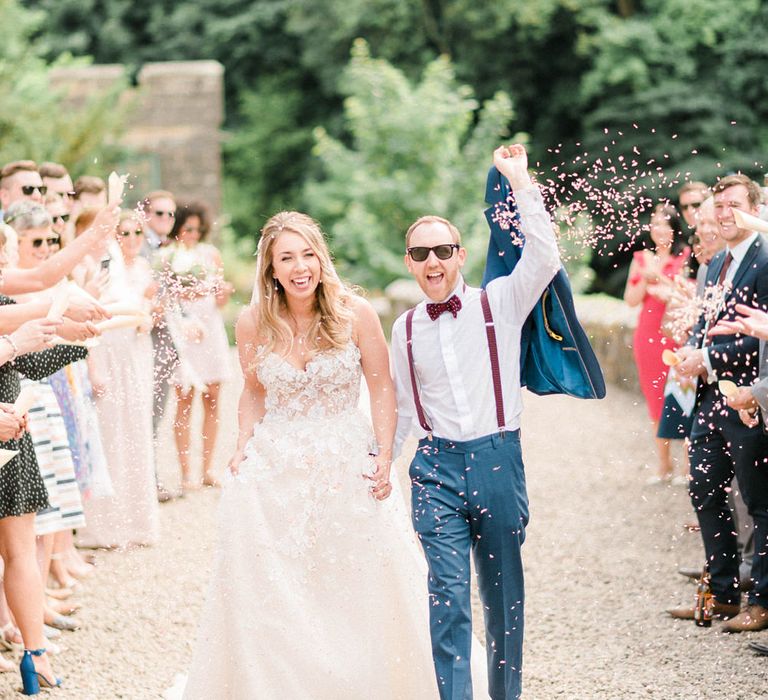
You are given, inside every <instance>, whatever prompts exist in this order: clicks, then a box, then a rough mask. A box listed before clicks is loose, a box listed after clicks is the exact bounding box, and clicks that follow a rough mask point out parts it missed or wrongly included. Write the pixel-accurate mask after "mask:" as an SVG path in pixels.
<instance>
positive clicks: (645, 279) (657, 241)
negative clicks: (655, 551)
mask: <svg viewBox="0 0 768 700" xmlns="http://www.w3.org/2000/svg"><path fill="white" fill-rule="evenodd" d="M650 234H651V241H652V242H653V250H648V249H646V250H641V251H637V252H636V253H635V254H634V256H633V259H632V264H631V265H630V268H629V277H628V278H627V286H626V288H625V290H624V301H625V302H626V303H627V304H628V305H629V306H638V305H642V308H641V309H640V315H639V316H638V321H637V327H636V329H635V333H634V336H633V342H632V346H633V353H634V356H635V363H636V364H637V373H638V376H639V379H640V388H641V389H642V392H643V396H644V397H645V402H646V406H647V409H648V415H649V417H650V419H651V421H652V422H653V425H654V432H655V433H658V430H659V421H660V419H661V416H662V408H663V406H664V387H665V383H666V380H667V366H666V365H665V364H664V363H663V361H662V359H661V355H662V352H663V351H664V350H665V349H670V350H674V349H675V348H676V347H677V343H675V341H674V340H673V339H672V338H670V337H668V336H667V335H665V334H664V332H663V331H662V320H663V318H664V312H665V310H666V306H667V301H668V300H669V296H670V292H671V289H672V280H673V279H674V277H675V276H676V275H678V274H680V272H681V271H682V269H683V266H684V265H685V263H686V261H687V259H688V256H689V253H690V249H689V248H687V246H686V245H685V240H684V237H683V234H682V227H681V224H680V217H679V216H678V214H677V211H676V210H675V208H674V207H672V206H671V205H669V204H667V203H664V202H662V203H661V204H658V205H657V206H656V208H655V209H654V211H653V214H652V216H651V223H650ZM671 432H672V431H671ZM662 434H663V435H665V436H666V435H668V434H669V432H667V431H663V432H662ZM678 437H681V436H678ZM656 451H657V453H658V460H659V462H658V473H657V474H656V475H654V476H652V477H650V478H649V479H648V483H649V484H656V483H662V482H665V481H668V480H670V479H671V478H672V476H673V470H674V467H673V463H672V458H671V452H670V439H669V438H668V437H656Z"/></svg>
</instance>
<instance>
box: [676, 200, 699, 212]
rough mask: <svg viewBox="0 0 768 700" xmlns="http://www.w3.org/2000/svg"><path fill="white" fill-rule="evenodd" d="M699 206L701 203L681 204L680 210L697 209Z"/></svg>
mask: <svg viewBox="0 0 768 700" xmlns="http://www.w3.org/2000/svg"><path fill="white" fill-rule="evenodd" d="M700 206H701V202H691V203H690V204H683V206H681V207H680V208H681V209H682V210H683V211H685V210H686V209H698V208H699V207H700Z"/></svg>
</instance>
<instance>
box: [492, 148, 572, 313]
mask: <svg viewBox="0 0 768 700" xmlns="http://www.w3.org/2000/svg"><path fill="white" fill-rule="evenodd" d="M493 164H494V166H495V167H496V169H497V170H498V171H499V172H500V173H501V174H502V175H503V176H504V177H505V178H506V179H507V181H508V182H509V184H510V187H511V188H512V192H513V195H514V198H515V202H516V204H517V210H518V212H519V216H520V228H521V230H522V233H523V236H524V245H523V249H522V254H521V256H520V261H519V262H518V263H517V265H515V267H514V269H513V270H512V272H510V273H509V274H508V275H505V276H502V277H498V278H496V279H495V280H493V281H491V282H489V283H488V287H487V288H488V291H489V293H491V295H492V298H495V299H496V300H498V301H499V303H500V306H501V307H502V312H503V313H505V315H506V317H507V318H509V315H508V314H509V313H512V314H514V317H515V318H517V319H519V320H520V322H522V321H524V320H525V318H526V317H527V316H528V314H529V313H530V312H531V310H532V309H533V307H534V306H535V305H536V302H537V301H538V300H539V298H540V297H541V295H542V294H543V292H544V290H545V289H546V288H547V285H548V284H549V283H550V282H551V281H552V278H553V277H554V276H555V275H556V274H557V271H558V270H559V269H560V267H561V262H560V252H559V250H558V248H557V237H556V235H555V228H554V225H553V224H552V219H551V218H550V216H549V213H548V212H547V210H546V208H545V207H544V200H543V198H542V196H541V191H540V190H539V188H538V186H537V185H535V184H534V183H533V181H532V180H531V177H530V175H529V174H528V156H527V154H526V152H525V148H524V147H523V146H521V145H517V144H516V145H514V146H509V147H506V146H501V147H499V148H497V149H496V150H495V151H494V153H493ZM505 206H506V205H502V207H500V208H499V209H498V215H499V216H500V217H503V216H504V215H505V211H504V208H505ZM506 212H507V213H508V214H509V209H508V208H507V210H506ZM508 223H510V224H511V223H512V221H511V214H510V221H509V222H508ZM509 235H510V236H513V235H514V234H513V230H512V228H511V226H510V230H509ZM492 290H494V291H495V292H496V293H495V294H494V293H493V291H492Z"/></svg>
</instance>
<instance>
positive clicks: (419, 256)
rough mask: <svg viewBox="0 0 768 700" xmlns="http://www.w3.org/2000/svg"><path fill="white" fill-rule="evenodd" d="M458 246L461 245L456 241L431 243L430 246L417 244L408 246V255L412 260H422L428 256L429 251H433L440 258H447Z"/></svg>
mask: <svg viewBox="0 0 768 700" xmlns="http://www.w3.org/2000/svg"><path fill="white" fill-rule="evenodd" d="M459 248H461V246H460V245H459V244H458V243H443V244H441V245H433V246H432V247H431V248H428V247H427V246H421V245H417V246H414V247H413V248H408V255H410V256H411V260H413V261H414V262H424V261H425V260H426V259H427V258H428V257H429V253H430V252H434V254H435V255H436V256H437V257H438V258H439V259H440V260H448V258H450V257H451V256H452V255H453V251H454V250H458V249H459Z"/></svg>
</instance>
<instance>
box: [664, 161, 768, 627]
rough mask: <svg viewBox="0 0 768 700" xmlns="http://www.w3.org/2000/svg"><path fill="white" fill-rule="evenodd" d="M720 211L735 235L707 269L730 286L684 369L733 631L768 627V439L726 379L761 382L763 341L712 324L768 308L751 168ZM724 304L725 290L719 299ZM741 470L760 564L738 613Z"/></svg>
mask: <svg viewBox="0 0 768 700" xmlns="http://www.w3.org/2000/svg"><path fill="white" fill-rule="evenodd" d="M713 192H714V200H715V216H716V219H717V223H718V226H719V229H720V236H721V237H722V238H723V240H724V241H725V242H726V248H725V250H723V251H721V252H720V253H718V254H717V255H716V256H715V257H714V258H713V259H712V262H711V263H710V265H709V269H708V271H707V280H706V285H707V286H706V289H707V290H714V291H715V292H717V290H718V289H719V290H721V295H722V297H723V298H722V299H720V303H719V304H715V306H716V308H714V309H713V310H712V311H711V312H705V313H703V314H702V316H701V318H700V319H699V321H698V323H697V324H696V326H695V327H694V333H693V335H692V337H691V339H690V340H689V342H688V344H687V345H686V346H684V347H683V348H681V349H680V350H678V356H679V358H680V359H681V360H682V361H681V362H680V364H678V365H677V368H676V369H677V371H678V374H681V375H683V376H689V377H698V388H697V395H696V404H695V408H694V411H695V414H696V415H695V419H694V424H693V429H692V431H691V445H690V451H689V454H690V461H691V483H690V495H691V500H692V502H693V506H694V508H695V510H696V514H697V517H698V520H699V524H700V526H701V534H702V538H703V540H704V549H705V552H706V556H707V563H708V565H709V569H710V574H711V579H712V592H713V594H714V599H715V603H714V614H715V616H716V617H721V618H729V617H733V618H734V619H732V620H729V621H728V622H726V623H725V624H724V625H723V630H725V631H728V632H741V631H744V630H758V629H764V628H766V627H768V554H766V547H768V463H767V461H768V437H766V435H765V434H764V433H763V431H762V429H761V428H760V427H759V426H757V425H754V426H752V427H749V426H747V425H745V424H744V423H743V422H742V421H741V419H740V418H739V414H738V412H737V411H736V410H734V409H733V408H731V407H729V406H728V405H727V402H726V397H725V396H723V394H722V393H721V392H720V391H719V389H718V384H717V382H718V380H723V379H728V380H731V381H733V382H734V383H735V384H736V385H738V386H751V385H752V384H754V383H755V382H756V380H757V379H758V366H759V362H758V340H757V339H756V338H753V337H750V336H746V335H742V334H736V335H735V336H723V335H710V334H709V333H708V331H709V328H710V327H712V326H714V325H715V324H717V323H718V322H722V321H729V320H733V319H734V317H735V315H736V311H735V306H736V304H738V303H741V304H745V305H748V306H753V307H757V308H761V309H765V308H766V305H768V246H766V241H765V239H764V238H763V237H762V235H760V234H759V233H757V232H754V231H751V230H749V229H744V228H740V227H739V226H738V225H737V223H736V220H735V217H734V213H733V210H734V209H739V210H742V211H744V212H747V213H749V214H752V215H753V216H757V214H758V211H759V206H760V202H761V199H762V192H761V190H760V187H759V186H758V185H757V184H756V183H754V182H753V181H752V180H750V179H749V178H747V177H745V176H743V175H729V176H727V177H724V178H723V179H722V180H720V181H719V182H718V183H717V184H716V185H715V187H714V188H713ZM715 301H717V295H716V296H715ZM734 473H735V475H736V480H737V482H738V485H739V489H740V490H741V492H742V495H743V497H744V501H745V503H746V505H747V509H748V511H749V513H750V515H751V516H752V518H753V519H754V522H755V552H756V555H755V556H754V557H753V561H752V581H753V584H754V588H753V589H752V591H750V593H749V606H748V608H747V609H746V610H745V611H744V612H742V613H739V603H740V592H739V557H738V553H737V546H736V533H735V531H734V530H735V528H734V523H733V518H732V516H731V510H730V508H729V507H728V505H727V501H726V488H727V487H728V486H729V485H730V483H731V479H732V478H733V476H734ZM670 613H671V614H672V615H673V616H674V617H686V618H687V617H690V618H692V617H693V611H692V610H688V609H683V608H681V609H677V610H673V611H670Z"/></svg>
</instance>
